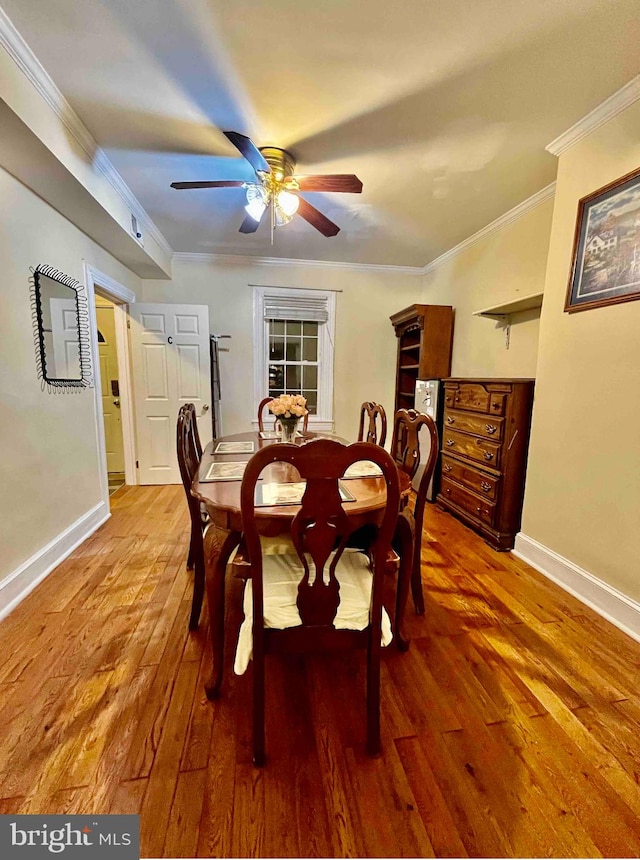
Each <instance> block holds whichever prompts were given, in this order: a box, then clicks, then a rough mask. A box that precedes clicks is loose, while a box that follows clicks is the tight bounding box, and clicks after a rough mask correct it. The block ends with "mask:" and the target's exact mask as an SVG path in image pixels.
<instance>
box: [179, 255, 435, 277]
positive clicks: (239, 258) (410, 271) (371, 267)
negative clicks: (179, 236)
mask: <svg viewBox="0 0 640 860" xmlns="http://www.w3.org/2000/svg"><path fill="white" fill-rule="evenodd" d="M172 262H174V263H231V264H236V265H245V266H246V265H252V266H294V267H295V266H301V267H304V268H317V269H349V270H353V271H359V272H363V271H367V272H389V273H392V274H399V275H422V274H423V272H424V269H423V268H422V267H421V266H383V265H377V264H375V263H339V262H335V261H333V260H295V259H293V258H291V257H250V256H244V255H239V254H198V253H191V252H188V251H176V253H175V254H174V255H173V257H172Z"/></svg>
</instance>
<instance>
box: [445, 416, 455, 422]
mask: <svg viewBox="0 0 640 860" xmlns="http://www.w3.org/2000/svg"><path fill="white" fill-rule="evenodd" d="M455 422H456V419H455V418H454V417H453V416H452V415H447V424H455Z"/></svg>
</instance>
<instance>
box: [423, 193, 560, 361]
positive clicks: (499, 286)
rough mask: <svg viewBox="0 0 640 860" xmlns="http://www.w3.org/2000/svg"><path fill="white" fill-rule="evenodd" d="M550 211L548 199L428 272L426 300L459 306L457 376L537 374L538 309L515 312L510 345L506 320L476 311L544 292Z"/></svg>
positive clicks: (455, 347) (455, 348)
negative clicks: (474, 313) (504, 321)
mask: <svg viewBox="0 0 640 860" xmlns="http://www.w3.org/2000/svg"><path fill="white" fill-rule="evenodd" d="M552 212H553V199H549V200H547V201H545V202H544V203H541V204H540V205H538V206H536V207H535V208H534V209H532V210H530V211H529V212H527V213H526V214H525V215H523V216H522V217H520V218H519V219H518V220H517V221H513V222H512V223H510V224H507V225H506V226H504V227H502V228H501V229H499V230H496V231H495V232H492V233H490V234H489V235H487V236H485V237H484V238H482V239H479V240H478V241H477V242H474V243H473V244H472V245H470V246H469V247H468V248H465V249H464V250H463V251H461V252H460V253H459V254H457V255H456V256H455V257H453V258H452V259H450V260H448V261H446V262H444V263H442V264H441V265H439V266H437V268H435V269H434V270H433V271H431V272H428V273H427V275H426V276H425V278H424V292H423V296H422V301H423V302H425V303H432V304H451V305H453V307H454V308H455V326H454V333H453V357H452V368H451V373H452V375H453V376H506V377H516V376H517V377H534V376H535V375H536V360H537V351H538V332H539V324H540V314H539V311H528V312H524V313H520V314H515V315H513V316H512V318H511V322H512V325H511V332H510V345H509V349H507V348H506V330H505V327H504V324H503V323H502V322H498V321H496V320H491V319H487V318H485V317H477V316H473V312H474V311H477V310H481V309H483V308H487V307H491V306H492V305H495V304H498V303H500V302H503V301H509V300H511V299H516V298H518V297H520V296H526V295H530V294H532V293H537V292H542V290H543V288H544V279H545V269H546V263H547V251H548V248H549V235H550V231H551V216H552Z"/></svg>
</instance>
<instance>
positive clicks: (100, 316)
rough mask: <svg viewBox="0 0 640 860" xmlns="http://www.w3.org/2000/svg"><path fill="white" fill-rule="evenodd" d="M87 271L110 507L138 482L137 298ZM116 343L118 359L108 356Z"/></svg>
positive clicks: (104, 486) (103, 480)
mask: <svg viewBox="0 0 640 860" xmlns="http://www.w3.org/2000/svg"><path fill="white" fill-rule="evenodd" d="M84 272H85V286H86V290H87V303H88V306H89V318H90V328H91V353H92V356H93V361H92V364H93V373H94V383H95V384H94V386H93V390H94V398H95V432H96V444H97V451H98V460H99V475H100V488H101V494H102V498H103V500H104V501H105V503H106V504H107V505H108V506H109V507H110V505H109V497H110V495H111V492H113V491H115V489H116V488H119V487H121V486H122V484H123V483H124V484H137V483H138V480H137V475H136V441H135V431H134V426H133V399H132V394H131V363H130V354H129V329H128V325H129V306H130V304H131V303H132V302H135V300H136V295H135V293H133V292H132V291H131V290H130V289H128V288H127V287H125V286H124V285H123V284H121V283H119V282H118V281H116V280H114V279H113V278H111V277H109V276H108V275H106V274H104V272H101V271H99V270H98V269H96V268H94V267H93V266H91V265H90V264H89V263H87V262H86V261H85V263H84ZM112 321H113V324H112ZM111 344H113V345H114V350H115V357H113V356H112V355H111V356H110V355H109V347H110V346H111ZM115 401H118V402H115ZM121 451H122V454H120V452H121ZM123 473H124V480H123Z"/></svg>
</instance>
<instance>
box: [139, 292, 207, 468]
mask: <svg viewBox="0 0 640 860" xmlns="http://www.w3.org/2000/svg"><path fill="white" fill-rule="evenodd" d="M129 314H130V318H131V330H130V337H131V361H132V371H133V391H134V403H135V413H136V436H137V443H138V444H137V448H138V480H139V482H140V483H141V484H179V483H180V472H179V470H178V460H177V458H176V421H177V418H178V410H179V409H180V407H181V406H182V405H183V404H185V403H194V404H195V407H196V410H197V415H198V429H199V432H200V438H201V440H202V444H203V445H205V444H206V443H207V442H208V441H209V440H210V439H211V413H210V408H211V375H210V358H209V308H208V307H207V306H206V305H170V304H156V303H153V304H149V303H138V302H136V303H134V304H131V305H130V306H129Z"/></svg>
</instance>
